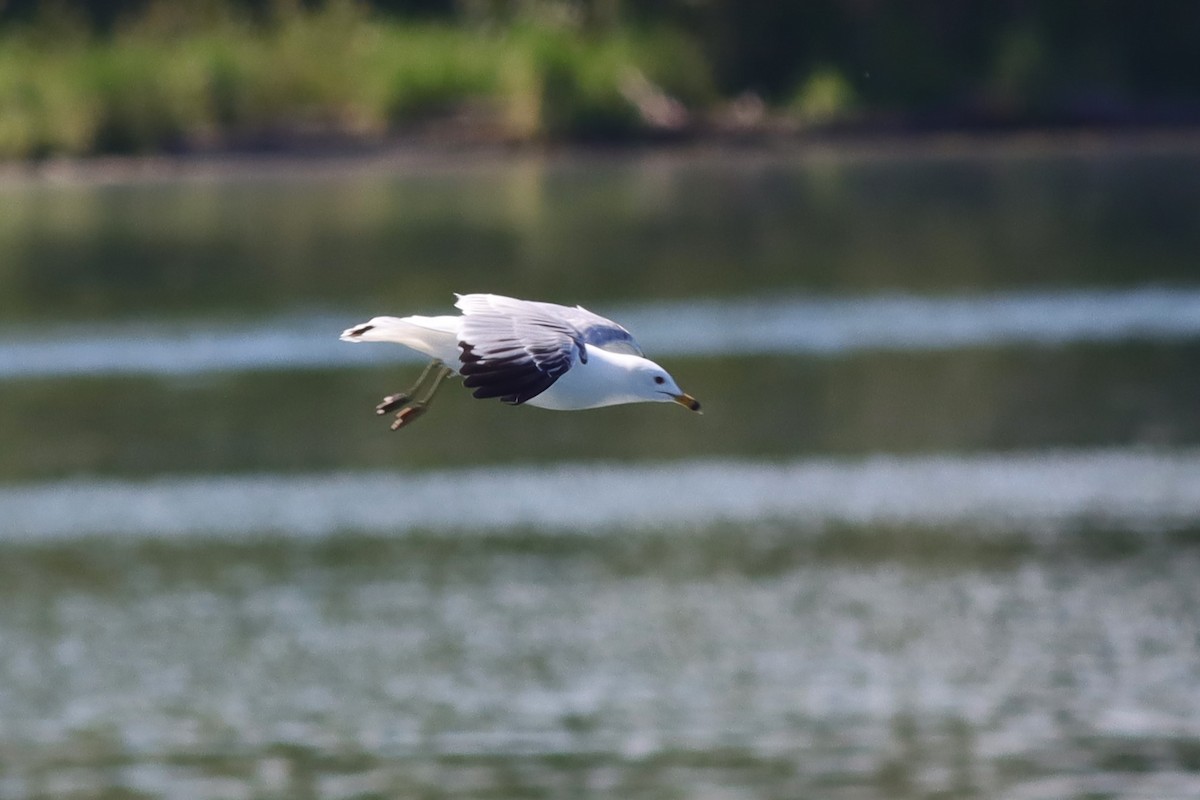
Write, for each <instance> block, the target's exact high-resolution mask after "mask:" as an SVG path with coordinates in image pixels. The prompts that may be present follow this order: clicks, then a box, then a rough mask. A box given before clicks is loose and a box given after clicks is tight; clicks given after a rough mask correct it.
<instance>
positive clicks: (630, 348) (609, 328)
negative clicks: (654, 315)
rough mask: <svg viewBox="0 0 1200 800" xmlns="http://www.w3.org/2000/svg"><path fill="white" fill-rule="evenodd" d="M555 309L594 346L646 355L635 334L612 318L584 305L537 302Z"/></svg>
mask: <svg viewBox="0 0 1200 800" xmlns="http://www.w3.org/2000/svg"><path fill="white" fill-rule="evenodd" d="M535 305H539V306H548V307H549V308H550V309H555V310H556V313H557V314H559V315H560V316H561V317H562V318H563V319H564V320H566V321H567V322H569V323H570V324H571V325H572V326H573V327H574V328H575V329H576V330H578V331H579V332H580V333H582V334H583V340H584V341H585V342H587V343H588V344H590V345H591V346H592V347H599V348H602V349H604V350H610V351H612V352H614V353H628V354H629V355H631V356H642V357H645V355H646V354H645V353H643V352H642V348H641V346H640V345H639V344H638V343H637V340H635V339H634V338H633V334H631V333H630V332H629V331H627V330H625V329H624V328H623V327H621V326H620V325H618V324H617V323H615V322H613V321H612V320H611V319H607V318H605V317H602V316H600V315H599V314H593V313H592V312H591V311H588V310H587V309H586V308H584V307H583V306H575V307H574V308H570V307H568V306H559V305H555V304H553V303H535Z"/></svg>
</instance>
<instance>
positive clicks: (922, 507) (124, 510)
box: [0, 450, 1200, 542]
mask: <svg viewBox="0 0 1200 800" xmlns="http://www.w3.org/2000/svg"><path fill="white" fill-rule="evenodd" d="M1197 518H1200V450H1186V451H1172V452H1137V451H1128V450H1096V451H1051V452H1033V453H1018V454H990V455H935V456H914V457H900V456H875V457H870V458H865V459H860V460H853V459H812V460H803V461H794V462H790V463H781V464H774V463H764V462H755V461H735V460H730V461H685V462H679V463H658V464H638V465H613V464H605V463H601V464H582V463H581V464H561V465H552V466H543V467H532V466H511V467H502V466H498V467H487V468H475V469H461V470H445V471H434V472H414V473H405V472H337V473H331V474H316V475H299V476H281V475H246V476H197V477H173V478H156V479H151V480H145V481H118V480H83V479H80V480H64V481H58V482H50V483H41V484H31V485H9V486H5V487H0V520H2V522H0V542H3V541H7V542H44V541H49V540H72V539H77V538H80V537H86V536H92V535H108V534H112V535H117V536H120V537H126V538H128V537H132V538H137V539H141V538H145V539H180V538H182V539H186V538H189V537H194V536H202V537H203V536H215V537H222V538H223V537H228V538H237V537H239V536H242V535H244V534H245V533H247V532H254V533H261V534H273V535H277V536H280V537H282V538H286V539H311V538H323V537H329V536H333V535H336V534H337V533H338V532H339V531H356V532H363V533H378V534H384V535H391V534H395V535H402V534H404V533H405V532H409V531H413V530H424V531H443V532H453V533H469V532H485V533H486V532H489V531H502V530H509V529H518V528H520V529H533V530H538V531H544V532H549V533H590V532H600V531H606V530H613V529H620V530H629V529H643V528H669V529H673V530H674V529H679V530H687V529H689V528H696V527H707V526H711V525H713V524H715V523H734V524H739V523H744V524H751V523H756V522H762V521H770V520H789V521H793V522H796V523H799V524H805V525H822V524H829V523H845V524H851V525H864V526H865V525H902V524H904V525H906V524H913V525H927V526H939V527H940V526H947V525H959V526H964V527H967V528H970V529H974V530H984V531H993V530H1011V529H1012V528H1013V527H1014V526H1015V527H1018V528H1020V529H1022V530H1024V529H1030V530H1045V531H1052V532H1053V531H1061V530H1065V529H1069V528H1070V527H1071V526H1075V525H1078V524H1081V523H1084V522H1089V521H1090V522H1097V521H1102V522H1105V523H1111V524H1114V525H1121V526H1125V527H1129V528H1134V529H1139V530H1141V529H1147V530H1149V529H1162V528H1172V527H1180V526H1184V525H1188V524H1191V523H1193V522H1194V521H1195V520H1196V519H1197Z"/></svg>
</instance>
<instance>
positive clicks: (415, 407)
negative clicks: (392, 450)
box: [392, 403, 429, 431]
mask: <svg viewBox="0 0 1200 800" xmlns="http://www.w3.org/2000/svg"><path fill="white" fill-rule="evenodd" d="M427 410H429V406H427V405H426V404H425V403H413V404H412V405H411V406H405V407H404V408H402V409H400V410H399V411H398V412H396V419H395V421H394V422H392V430H394V431H398V430H400V429H401V428H403V427H404V426H405V425H408V424H409V423H411V422H412V421H413V420H415V419H416V418H417V417H419V416H421V415H422V414H424V413H425V412H426V411H427Z"/></svg>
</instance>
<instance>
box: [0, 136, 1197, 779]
mask: <svg viewBox="0 0 1200 800" xmlns="http://www.w3.org/2000/svg"><path fill="white" fill-rule="evenodd" d="M246 166H247V169H246V170H245V171H241V170H238V169H231V168H228V167H222V168H219V169H216V168H214V169H208V168H205V167H203V165H201V166H199V167H194V168H191V169H187V170H183V171H181V172H180V173H179V174H174V175H168V176H167V177H162V176H154V177H145V178H137V177H133V178H122V177H120V176H117V177H103V178H100V179H85V180H75V179H68V180H34V179H14V178H12V177H11V176H10V178H9V179H8V180H7V181H6V182H4V183H0V209H2V210H3V213H2V214H0V442H3V448H2V449H0V599H2V602H0V800H6V799H7V798H32V797H72V798H102V797H104V798H109V797H131V798H134V797H136V798H160V797H161V798H171V799H172V800H174V799H175V798H284V797H287V798H348V799H349V798H358V799H363V800H365V798H382V797H389V798H390V797H422V798H440V797H446V798H449V797H454V798H495V799H497V800H499V799H500V798H505V799H506V800H507V799H509V798H527V797H528V798H531V797H578V798H600V797H620V798H722V800H724V799H726V798H760V797H770V798H781V800H782V799H783V798H802V797H812V798H855V799H856V800H857V799H859V798H863V799H867V798H872V799H873V798H879V799H880V800H882V798H913V799H914V800H915V799H916V798H959V797H963V798H1014V799H1020V800H1026V799H1028V800H1034V799H1040V798H1047V799H1050V798H1055V799H1056V800H1057V799H1058V798H1147V797H1153V798H1159V799H1162V798H1189V797H1196V796H1200V633H1198V631H1200V580H1197V579H1196V576H1197V575H1198V574H1200V414H1198V413H1197V409H1200V370H1198V369H1197V366H1198V365H1200V266H1198V265H1200V261H1198V255H1200V151H1197V150H1196V149H1194V148H1190V147H1185V146H1180V147H1156V148H1152V149H1144V150H1141V149H1138V148H1120V149H1105V148H1092V149H1089V150H1080V151H1078V152H1067V151H1065V150H1063V149H1054V150H1045V151H1021V150H1016V149H1011V150H1010V149H1003V148H995V149H991V150H987V151H981V152H977V153H973V152H970V151H969V150H966V149H962V150H959V151H957V152H954V153H950V154H942V155H938V154H928V153H925V154H917V153H898V154H894V155H886V154H878V153H872V154H863V153H860V154H848V153H843V154H839V153H837V152H811V153H800V154H776V155H762V154H750V153H741V154H739V153H722V154H716V153H702V152H697V153H674V154H650V155H639V154H625V155H592V156H572V157H566V156H563V157H548V158H538V157H526V156H513V157H511V158H471V159H467V160H466V161H465V162H464V163H460V164H458V165H455V166H449V165H444V166H440V165H437V164H431V163H425V162H418V161H404V160H400V161H396V162H386V161H385V162H378V163H362V162H349V163H346V164H341V165H333V166H330V165H325V166H323V167H319V168H311V167H304V168H297V169H291V168H288V167H286V166H275V167H271V166H270V165H267V166H266V167H264V166H262V165H246ZM455 291H459V292H465V291H496V292H501V293H509V294H514V295H517V296H523V297H531V298H539V299H547V300H555V301H560V302H569V303H577V302H578V303H582V304H584V305H586V306H587V307H589V308H591V309H592V310H594V311H597V312H599V313H603V314H607V315H610V316H613V317H615V318H617V319H618V320H620V321H622V322H624V323H626V324H627V326H628V327H630V328H631V329H633V330H634V331H635V333H636V334H637V335H638V338H639V340H640V341H641V343H642V345H643V346H644V347H645V349H646V350H647V352H648V353H650V354H651V355H652V357H655V358H656V359H658V360H660V361H661V362H663V363H664V364H665V365H666V366H667V367H668V368H669V369H670V370H671V371H672V373H673V374H674V375H675V376H676V378H677V379H678V380H679V383H680V384H681V385H682V386H683V387H684V388H685V389H686V390H688V391H689V392H691V393H692V394H694V395H696V396H697V397H698V398H699V399H700V400H701V401H702V402H703V403H704V408H705V414H704V415H703V416H695V415H692V414H688V413H686V412H684V411H682V410H680V409H678V408H675V407H669V408H668V407H665V406H653V407H651V406H640V407H639V406H631V407H623V408H613V409H602V410H598V411H594V412H588V413H585V414H562V413H556V412H550V411H544V410H540V409H533V408H510V407H507V406H503V405H501V404H499V403H494V402H487V403H485V402H480V401H476V400H474V399H472V398H471V397H470V396H469V394H468V393H467V392H465V391H464V390H463V389H462V388H461V386H457V385H454V384H449V385H447V387H446V388H445V389H444V390H443V393H442V395H440V396H439V398H438V402H437V403H436V404H435V405H434V407H433V409H432V410H431V411H430V413H429V414H428V415H427V416H426V417H425V418H423V419H421V420H420V421H418V422H417V423H415V424H414V425H413V426H412V427H411V428H409V429H406V430H404V431H401V432H399V433H393V432H391V431H389V430H388V428H387V423H386V420H381V419H380V418H378V417H376V416H375V415H374V414H373V411H372V409H373V406H374V405H375V403H376V402H378V400H379V399H380V398H381V397H382V396H383V395H385V394H389V393H391V392H394V391H397V390H399V389H402V388H404V387H406V386H407V385H408V383H409V382H410V381H411V380H412V379H413V378H414V377H415V374H416V372H417V371H418V370H419V368H420V363H419V361H418V360H417V359H414V358H412V357H411V355H406V354H405V353H404V352H403V351H402V350H401V349H400V348H392V347H389V346H386V345H375V346H366V345H363V346H350V345H345V344H343V343H339V342H338V341H337V335H338V333H340V331H341V330H342V329H343V328H345V327H348V326H349V325H351V324H354V323H356V322H360V321H362V320H364V319H366V318H368V317H370V316H374V315H376V314H380V313H409V312H414V313H440V312H441V311H443V310H445V309H447V308H448V307H449V305H450V304H451V303H452V301H453V295H452V293H453V292H455Z"/></svg>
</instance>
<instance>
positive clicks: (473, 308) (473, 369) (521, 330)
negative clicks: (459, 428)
mask: <svg viewBox="0 0 1200 800" xmlns="http://www.w3.org/2000/svg"><path fill="white" fill-rule="evenodd" d="M455 305H456V306H457V307H458V308H459V309H461V310H462V312H463V316H462V323H461V325H460V326H459V333H458V339H459V342H458V346H459V349H460V350H461V352H462V354H461V355H460V357H459V358H460V360H461V362H462V366H461V367H460V368H459V370H458V371H459V372H460V373H462V376H463V378H464V380H463V384H464V385H465V386H467V387H469V388H471V389H474V390H475V391H474V395H475V396H476V397H481V398H486V397H499V398H500V399H501V400H502V401H504V402H505V403H512V404H518V403H524V402H525V401H526V400H529V399H531V398H533V397H537V396H538V395H539V394H541V393H542V392H544V391H546V390H547V389H549V388H550V387H551V386H552V385H553V384H554V382H555V381H556V380H558V379H559V377H561V376H562V374H563V373H565V372H566V371H567V370H569V369H570V368H571V367H572V366H573V365H574V364H575V363H576V362H577V361H578V362H580V363H584V362H586V361H587V352H586V350H585V349H584V344H585V342H586V338H585V336H584V333H583V332H582V331H581V330H579V329H578V328H577V327H575V325H573V324H572V323H571V321H570V320H569V319H567V318H565V317H564V316H563V315H562V314H559V313H556V312H555V309H556V308H563V306H555V305H553V304H552V303H534V302H530V301H527V300H517V299H514V298H511V297H502V296H500V295H494V294H466V295H460V296H459V298H458V302H457V303H455Z"/></svg>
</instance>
